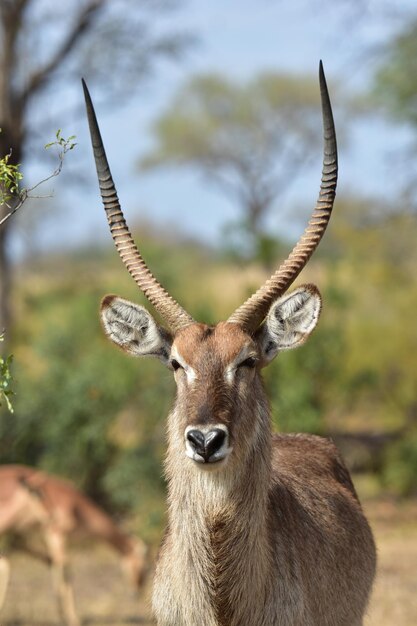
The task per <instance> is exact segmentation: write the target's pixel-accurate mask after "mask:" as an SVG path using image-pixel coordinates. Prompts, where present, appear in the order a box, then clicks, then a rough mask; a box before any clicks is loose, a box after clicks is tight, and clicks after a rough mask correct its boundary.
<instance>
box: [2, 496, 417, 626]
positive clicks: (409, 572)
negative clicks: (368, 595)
mask: <svg viewBox="0 0 417 626" xmlns="http://www.w3.org/2000/svg"><path fill="white" fill-rule="evenodd" d="M365 508H366V510H367V514H368V516H369V519H370V521H371V524H372V526H373V529H374V532H375V536H376V541H377V544H378V552H379V564H378V577H377V581H376V584H375V589H374V593H373V597H372V601H371V605H370V609H369V614H368V617H367V619H366V621H365V626H416V625H417V503H407V504H404V505H398V504H394V503H392V502H388V501H385V502H377V503H375V502H374V503H369V504H368V505H366V506H365ZM72 564H73V572H74V583H75V592H76V599H77V604H78V610H79V614H80V615H81V617H82V620H83V623H84V625H86V626H88V625H91V626H94V625H96V626H101V625H103V626H121V625H122V624H140V625H142V626H150V624H151V621H150V620H149V612H148V611H147V599H146V596H147V597H149V590H147V591H146V592H145V594H144V595H143V596H142V597H141V598H139V597H138V596H136V595H135V594H134V592H132V591H131V589H130V587H129V586H128V584H127V583H126V582H125V580H124V578H123V576H122V575H121V572H120V568H119V564H118V561H117V559H116V558H115V557H114V555H113V554H112V553H111V552H109V551H108V550H107V549H104V548H101V547H100V548H96V549H94V550H92V551H90V550H88V551H80V550H76V551H74V552H73V555H72ZM12 567H13V575H12V580H11V585H10V589H9V594H8V598H7V601H6V605H5V607H4V610H3V612H2V615H1V618H0V626H12V625H13V626H57V625H58V624H59V619H58V613H57V610H56V605H55V601H54V598H53V595H52V589H51V585H50V579H49V572H48V570H47V568H46V567H45V566H44V565H42V564H38V563H36V562H34V561H33V560H29V559H28V558H27V557H25V556H23V555H18V554H16V555H14V556H13V559H12Z"/></svg>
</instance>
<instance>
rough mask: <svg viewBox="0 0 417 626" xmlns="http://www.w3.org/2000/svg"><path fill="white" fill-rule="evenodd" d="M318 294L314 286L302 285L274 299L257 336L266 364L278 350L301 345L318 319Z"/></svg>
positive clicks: (319, 304)
mask: <svg viewBox="0 0 417 626" xmlns="http://www.w3.org/2000/svg"><path fill="white" fill-rule="evenodd" d="M320 310H321V297H320V293H319V290H318V289H317V287H315V286H314V285H303V286H302V287H299V288H298V289H295V290H294V291H291V292H290V293H287V294H285V296H282V297H281V298H278V299H277V300H275V302H274V303H273V304H272V306H271V308H270V309H269V313H268V315H267V317H266V320H265V322H264V324H263V325H262V326H261V328H260V329H259V331H258V335H257V339H258V343H259V346H260V350H261V355H262V359H263V362H264V364H265V365H266V364H267V363H269V362H270V361H272V359H273V358H274V357H275V356H276V355H277V354H278V352H281V350H291V349H292V348H297V347H298V346H300V345H301V344H303V343H304V342H305V341H306V339H307V338H308V337H309V336H310V334H311V333H312V331H313V330H314V328H315V327H316V324H317V322H318V319H319V316H320Z"/></svg>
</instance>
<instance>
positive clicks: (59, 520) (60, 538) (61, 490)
mask: <svg viewBox="0 0 417 626" xmlns="http://www.w3.org/2000/svg"><path fill="white" fill-rule="evenodd" d="M33 530H38V531H40V532H41V535H42V537H43V540H44V543H45V546H46V553H44V552H42V551H40V550H39V551H38V550H35V549H33V548H31V547H30V546H29V545H28V544H22V545H21V546H20V547H21V549H23V550H24V551H25V552H28V553H29V554H30V555H31V556H33V557H35V558H37V559H40V560H42V561H43V562H45V563H47V564H49V565H51V566H52V571H53V574H54V578H55V589H56V595H57V601H58V606H59V610H60V613H61V616H62V619H63V620H64V621H65V623H66V624H68V626H79V624H80V621H79V619H78V616H77V613H76V609H75V602H74V594H73V591H72V586H71V582H70V575H69V569H68V554H67V541H68V538H69V536H70V535H72V534H74V533H80V532H81V533H85V534H88V535H89V536H92V537H94V538H96V539H99V540H101V541H104V542H106V543H108V544H109V545H110V546H111V547H112V548H114V549H115V550H116V551H117V552H118V553H119V554H120V556H121V559H122V567H123V569H124V570H125V572H126V574H127V575H128V577H129V579H130V581H131V583H132V584H133V585H134V586H135V587H136V588H140V587H141V586H142V584H143V582H144V577H145V572H146V548H145V545H144V544H143V542H142V541H139V540H136V539H134V538H132V537H130V536H129V535H127V534H126V533H124V532H123V531H122V530H121V529H120V528H119V527H118V526H117V525H116V524H115V523H114V522H113V520H112V519H111V518H110V517H109V516H108V515H107V514H106V513H105V512H104V511H103V510H102V509H101V508H99V507H98V506H97V505H96V504H95V503H94V502H92V500H90V499H89V498H87V497H86V496H85V495H84V494H82V493H81V492H80V491H78V490H77V489H76V488H75V487H74V486H73V485H72V483H70V482H69V481H66V480H63V479H61V478H57V477H56V476H52V475H49V474H46V473H45V472H42V471H39V470H36V469H34V468H31V467H26V466H23V465H3V466H1V467H0V533H6V532H10V531H11V532H13V533H16V534H18V535H21V536H23V537H25V536H26V535H27V534H28V533H29V532H31V531H33ZM9 570H10V567H9V564H8V561H7V559H6V558H5V557H2V558H0V610H1V608H2V605H3V604H4V601H5V597H6V590H7V584H8V578H9Z"/></svg>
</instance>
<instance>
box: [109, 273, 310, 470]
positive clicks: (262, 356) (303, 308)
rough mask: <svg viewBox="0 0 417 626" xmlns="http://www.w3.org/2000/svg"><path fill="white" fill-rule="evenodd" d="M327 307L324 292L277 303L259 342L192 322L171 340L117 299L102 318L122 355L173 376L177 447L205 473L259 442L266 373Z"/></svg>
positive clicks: (236, 329)
mask: <svg viewBox="0 0 417 626" xmlns="http://www.w3.org/2000/svg"><path fill="white" fill-rule="evenodd" d="M320 307H321V299H320V296H319V293H318V291H317V289H316V288H315V287H314V286H313V285H305V286H303V287H300V288H298V289H296V290H295V291H293V292H292V293H290V294H287V295H285V296H283V297H281V298H278V299H277V300H276V301H275V302H274V303H273V304H272V306H271V308H270V311H269V313H268V315H267V317H266V320H265V322H264V324H263V325H262V326H261V327H260V328H259V329H258V331H257V332H256V333H255V334H254V335H253V336H252V335H251V334H249V333H248V332H246V331H245V330H244V329H243V328H242V327H241V326H240V325H239V324H236V323H233V322H220V323H219V324H217V325H216V326H214V327H211V326H207V325H205V324H199V323H191V324H189V325H188V326H185V327H183V328H182V329H180V330H179V331H178V332H177V333H176V334H175V336H172V335H170V334H169V333H168V332H167V331H166V330H164V329H163V328H162V327H161V326H159V325H158V324H157V323H156V322H155V320H154V319H153V317H152V316H151V315H150V314H149V313H148V311H147V310H146V309H145V308H143V307H142V306H139V305H137V304H134V303H131V302H128V301H127V300H123V299H122V298H118V297H116V296H107V297H106V298H105V299H104V300H103V303H102V310H101V316H102V322H103V327H104V330H105V332H106V334H107V335H108V337H109V338H110V339H111V340H112V341H113V342H115V343H116V344H117V345H119V346H120V347H121V348H123V350H125V351H126V352H128V353H130V354H132V355H134V356H145V355H148V356H156V357H158V358H159V359H160V360H161V361H162V362H163V363H164V364H165V365H166V366H167V367H168V368H169V369H170V370H172V371H173V373H174V376H175V381H176V384H177V398H176V403H175V407H174V410H173V411H172V413H171V416H170V424H169V428H170V431H171V433H173V436H174V437H173V438H174V440H175V446H176V448H177V449H179V450H180V452H181V454H183V455H184V457H187V459H189V462H192V463H193V464H195V465H196V466H197V467H198V468H200V469H205V470H207V469H208V470H214V469H219V468H221V467H223V466H224V465H225V464H226V462H227V461H228V459H229V457H233V456H234V457H236V458H238V459H242V458H244V457H245V456H247V454H248V453H249V452H250V450H251V449H253V447H254V446H255V445H256V444H257V437H258V438H259V433H260V430H261V428H260V425H261V424H260V422H261V421H262V419H264V416H265V415H267V414H268V412H267V411H265V410H262V409H263V408H265V407H266V402H267V401H266V397H265V393H264V392H263V389H262V382H261V377H260V369H261V368H262V367H263V366H265V365H267V364H268V363H269V362H270V361H271V360H272V359H273V358H274V357H275V356H276V354H277V353H278V352H279V351H281V350H286V349H290V348H293V347H296V346H298V345H300V344H301V343H303V342H304V341H305V339H306V338H307V337H308V335H309V334H310V333H311V331H312V330H313V329H314V327H315V325H316V323H317V320H318V316H319V313H320ZM260 409H261V410H260ZM263 426H264V428H269V425H268V424H266V425H265V424H264V425H263Z"/></svg>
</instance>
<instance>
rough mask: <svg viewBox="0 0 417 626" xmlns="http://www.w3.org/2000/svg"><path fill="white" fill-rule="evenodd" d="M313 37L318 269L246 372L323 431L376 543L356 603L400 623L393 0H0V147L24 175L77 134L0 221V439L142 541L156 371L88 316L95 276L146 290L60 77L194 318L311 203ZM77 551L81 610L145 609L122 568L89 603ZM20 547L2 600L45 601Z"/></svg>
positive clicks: (401, 473)
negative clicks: (297, 318) (112, 219)
mask: <svg viewBox="0 0 417 626" xmlns="http://www.w3.org/2000/svg"><path fill="white" fill-rule="evenodd" d="M319 59H322V60H323V63H324V67H325V71H326V76H327V81H328V86H329V90H330V95H331V98H332V102H333V108H334V116H335V123H336V129H337V133H338V142H339V150H340V165H339V171H340V179H339V180H340V183H339V186H338V196H337V200H336V205H335V210H334V215H333V218H332V220H331V222H330V226H329V229H328V231H327V233H326V235H325V237H324V240H323V242H322V244H321V245H320V248H319V250H318V251H317V253H316V254H315V255H314V258H313V259H312V261H311V262H310V264H309V265H308V267H307V268H306V269H305V270H304V272H303V274H302V277H301V282H310V281H311V282H315V283H316V284H317V285H318V286H319V288H320V290H321V292H322V294H323V297H324V308H323V312H322V316H321V321H320V324H319V327H318V330H317V331H316V333H315V334H314V335H313V337H312V338H311V339H310V341H309V342H308V343H307V344H306V345H305V346H304V347H303V348H302V349H300V350H299V351H295V352H292V353H287V354H283V355H281V357H280V358H279V359H277V360H276V361H275V362H274V363H273V364H272V365H271V366H270V367H269V368H268V369H267V370H266V371H265V379H266V385H267V388H268V393H269V396H270V398H271V403H272V410H273V420H274V424H275V427H276V428H277V429H279V430H281V431H285V432H292V431H307V432H311V433H317V434H320V435H324V436H330V437H332V438H333V439H334V440H335V441H336V443H337V444H338V445H339V447H340V448H341V449H342V451H343V453H344V454H345V457H346V459H347V462H348V465H349V467H350V469H351V470H352V472H353V473H354V478H355V484H356V486H357V488H358V491H359V494H360V496H361V498H362V500H363V502H364V506H365V509H366V510H367V512H368V515H369V517H370V519H371V523H372V524H373V528H374V531H375V533H376V538H377V542H378V547H379V556H380V561H379V573H378V579H377V583H376V587H375V592H374V596H373V600H372V603H371V607H370V611H369V616H368V621H367V622H366V624H367V626H371V625H375V626H376V625H379V626H385V625H386V626H388V625H390V626H392V624H393V623H396V624H397V626H411V625H415V624H416V623H417V603H416V597H417V580H416V577H415V572H416V570H417V547H416V545H417V499H416V496H417V358H416V354H417V328H416V310H417V273H416V263H417V246H416V240H417V187H416V185H417V167H416V163H417V154H416V152H417V8H416V5H415V2H414V1H413V0H403V2H401V3H398V2H396V1H395V0H346V1H344V0H337V1H336V2H335V1H334V0H333V1H330V0H320V1H318V0H317V1H316V0H291V1H290V0H281V1H278V0H275V1H274V0H257V2H255V1H254V0H240V1H237V0H230V1H229V2H227V3H224V2H220V0H212V1H211V2H210V3H208V2H203V0H184V1H179V0H178V1H176V0H155V1H151V0H139V1H137V2H129V1H128V0H114V1H112V2H110V0H73V2H71V3H56V2H52V1H50V0H2V1H1V3H0V65H1V68H0V128H1V129H2V132H1V134H0V157H2V156H4V155H6V154H8V153H9V152H10V149H12V155H11V157H10V158H11V162H13V163H21V170H22V172H23V175H24V178H23V181H22V185H23V186H24V187H27V188H29V187H32V186H33V185H34V184H36V183H37V182H38V181H40V180H42V179H44V178H46V177H48V176H49V174H50V173H51V171H53V169H54V168H55V167H56V161H57V155H56V154H53V150H54V148H52V149H51V150H47V151H46V150H45V149H44V145H45V144H46V143H48V142H51V141H54V138H55V136H56V133H57V131H58V130H59V129H61V132H62V135H63V136H64V137H68V136H70V135H75V136H76V139H75V141H76V143H77V145H76V146H75V148H74V150H71V151H70V152H68V153H67V154H66V155H65V163H64V167H63V171H62V173H61V174H60V175H59V177H57V178H54V179H53V180H52V181H49V182H47V183H46V184H45V185H43V186H42V187H41V188H39V189H36V191H34V192H33V193H32V195H38V196H42V197H40V198H37V199H32V200H28V201H27V202H26V203H25V204H24V205H23V206H22V208H21V209H20V210H19V212H18V213H16V215H14V216H13V217H12V218H11V219H9V220H7V221H6V222H5V223H4V224H3V225H2V226H0V330H2V329H4V330H5V342H4V343H3V344H2V349H3V352H4V354H10V353H13V359H14V360H13V364H12V375H13V384H12V388H13V391H14V392H15V395H14V396H13V397H12V398H11V400H12V403H13V407H14V412H13V413H11V412H9V411H8V410H7V407H6V406H5V403H4V402H3V403H2V404H3V405H2V407H0V463H1V464H9V463H22V464H26V465H30V466H36V467H38V468H42V469H45V470H47V471H49V472H52V473H54V474H57V475H59V476H64V477H68V478H71V480H73V481H74V483H75V484H76V485H77V487H78V488H80V489H81V490H82V491H84V492H85V493H87V494H88V495H89V496H90V497H91V498H92V499H93V500H94V501H95V502H97V503H98V504H99V505H100V506H101V507H102V508H103V509H105V510H106V511H107V512H109V513H110V514H111V515H112V517H113V518H114V519H116V520H117V521H119V522H120V523H121V524H122V525H123V526H124V527H126V528H127V529H129V530H130V531H131V532H134V533H136V534H137V535H139V536H141V537H142V538H143V539H144V540H145V541H146V542H148V544H149V545H150V546H151V549H152V550H155V551H156V547H157V545H158V542H159V541H160V538H161V535H162V531H163V526H164V521H165V486H164V481H163V476H162V461H163V455H164V443H163V434H164V428H165V417H166V415H167V413H168V410H169V407H170V405H171V402H172V399H173V395H174V384H173V381H172V378H171V375H170V373H169V372H168V371H166V370H165V369H164V368H163V367H162V366H161V365H160V363H159V362H154V361H152V360H144V361H140V360H134V359H131V358H127V357H126V356H124V355H123V354H121V353H119V352H118V351H117V350H115V349H114V347H112V346H111V345H110V344H109V343H108V342H107V341H106V340H105V338H104V336H103V333H102V331H101V329H100V324H99V317H98V306H99V302H100V299H101V298H102V296H103V295H105V294H106V293H117V294H119V295H121V296H123V297H126V298H129V299H133V300H135V301H138V302H140V303H142V304H145V302H144V298H143V297H142V295H141V294H140V293H139V292H138V290H137V288H136V286H135V284H134V283H133V281H132V280H131V278H130V277H129V276H128V274H127V272H126V271H125V269H124V268H123V266H122V264H121V262H120V260H119V258H118V256H117V253H116V251H115V250H114V247H113V244H112V242H111V238H110V234H109V233H108V232H107V223H106V219H105V216H104V212H103V209H102V207H101V201H100V199H99V194H98V188H97V183H96V178H95V168H94V164H93V160H92V154H91V148H90V145H89V136H88V129H87V124H86V119H85V113H84V104H83V99H82V89H81V84H80V78H81V77H82V76H83V77H84V78H85V79H86V81H87V83H88V85H89V88H90V91H91V94H92V97H93V99H94V102H95V106H96V111H97V114H98V117H99V121H100V125H101V128H102V134H103V139H104V142H105V145H106V149H107V154H108V157H109V160H110V164H111V167H112V170H113V175H114V179H115V182H116V185H117V188H118V191H119V197H120V199H121V202H122V206H123V208H124V211H125V215H126V217H127V220H128V223H129V224H130V227H131V229H132V230H133V231H134V233H135V236H136V240H137V242H138V243H139V246H140V249H141V251H142V253H143V256H144V257H145V259H146V260H147V262H148V264H149V266H150V267H151V268H152V270H153V271H154V272H155V274H156V275H157V277H158V279H159V280H160V281H161V282H162V283H163V284H164V286H166V287H167V289H168V290H169V291H170V292H172V293H173V295H174V296H175V298H176V299H178V300H179V302H180V303H181V304H182V305H183V306H184V307H185V308H186V309H187V310H188V311H189V312H190V313H191V314H192V315H193V317H194V318H196V319H199V320H201V321H205V322H208V323H210V322H215V321H216V320H219V319H224V318H225V317H227V316H228V315H229V314H230V312H232V311H233V310H234V308H235V307H236V306H237V305H238V304H240V303H241V302H242V301H243V299H244V298H246V297H247V295H248V294H249V293H251V292H252V291H253V290H254V289H256V288H257V287H258V286H259V285H260V284H261V282H262V281H263V280H265V278H266V277H267V276H268V275H270V273H271V272H272V271H273V270H274V269H275V267H276V266H277V265H278V263H279V261H280V260H281V259H282V258H284V257H285V256H286V255H287V254H288V251H289V250H290V249H291V247H292V245H293V244H294V242H295V241H296V239H297V238H298V236H299V234H300V232H301V231H302V230H303V228H304V224H305V222H306V220H307V219H308V217H309V215H310V213H311V210H312V207H313V205H314V202H315V200H316V195H317V193H318V189H319V183H320V173H321V161H322V128H321V111H320V97H319V88H318V63H319ZM2 210H3V212H5V211H6V209H5V207H3V209H2ZM299 282H300V281H299ZM75 554H76V549H75ZM91 555H92V556H91V558H90V559H86V558H81V556H79V557H78V561H79V562H77V563H76V564H75V565H74V580H75V583H76V585H77V576H78V574H77V565H78V566H79V571H81V570H82V571H81V573H80V574H79V579H81V580H84V583H83V584H81V583H79V588H78V591H77V589H76V596H77V598H78V600H77V602H78V604H79V607H80V614H81V616H82V618H83V619H84V620H85V621H87V622H88V620H90V621H93V622H94V620H95V621H96V623H110V621H109V618H108V615H109V614H112V615H115V618H114V620H113V621H111V623H126V620H130V621H131V622H132V621H133V623H148V622H146V619H147V618H146V615H147V614H148V613H147V608H146V599H144V598H142V600H141V601H140V603H136V601H133V600H129V602H130V601H131V605H129V607H131V608H129V611H128V613H129V614H128V615H127V616H126V615H124V614H123V611H121V609H120V607H121V606H123V607H124V609H126V606H127V604H126V602H127V600H126V602H122V600H121V598H122V597H124V596H123V594H124V593H125V590H124V588H123V586H122V585H121V587H120V589H119V590H118V591H117V592H114V594H113V595H114V596H115V597H114V599H113V600H112V599H109V598H108V597H107V598H106V602H107V604H106V603H104V604H103V597H102V596H103V594H104V596H105V595H106V594H108V587H107V585H108V584H111V585H113V582H112V583H109V582H108V581H104V582H103V581H101V584H102V586H103V588H102V590H101V595H100V593H97V594H95V592H93V591H92V590H91V589H90V588H89V585H90V584H91V585H93V584H94V582H97V577H94V576H93V575H90V574H88V567H93V566H94V567H100V559H104V560H103V563H104V562H106V563H107V560H106V559H107V556H106V555H105V556H103V555H102V553H101V552H100V551H97V550H96V551H95V552H94V551H93V549H92V552H91ZM74 558H75V559H77V556H75V557H74ZM25 559H26V557H25ZM25 559H24V558H23V557H20V556H19V557H17V556H16V560H15V568H14V572H15V573H14V574H13V578H12V583H13V584H12V586H11V592H10V597H9V598H8V600H7V604H6V607H5V613H4V623H9V624H11V623H19V624H32V623H35V622H36V623H39V624H43V623H46V622H48V620H49V623H56V620H57V618H56V615H55V613H54V611H55V607H54V603H53V601H49V600H48V598H49V596H50V589H49V586H48V583H47V582H46V581H45V586H44V590H43V591H42V592H39V593H37V594H36V597H33V596H31V594H30V593H26V592H25V590H26V591H27V590H28V589H30V588H31V584H32V583H33V577H34V576H35V574H34V573H33V570H31V567H32V566H31V565H29V564H30V563H31V562H30V561H28V560H27V559H26V560H25ZM94 559H95V560H94ZM97 563H98V564H99V565H97ZM33 567H35V566H33ZM36 567H37V566H36ZM103 567H104V565H103ZM83 568H84V570H83ZM86 568H87V569H86ZM44 569H45V568H44ZM43 571H44V570H43V569H42V568H40V569H39V570H36V576H35V578H36V580H39V577H40V578H42V576H43V575H44V573H43ZM45 576H46V575H45ZM109 576H110V574H109ZM31 577H32V578H31ZM82 577H84V579H83V578H82ZM115 577H116V578H117V575H115ZM31 581H32V582H31ZM87 581H88V584H87ZM120 584H121V583H120ZM25 585H26V587H25ZM106 590H107V591H106ZM117 594H119V595H117ZM18 598H19V601H18V600H17V599H18ZM22 598H25V600H23V599H22ZM112 601H114V606H113V605H111V602H112ZM109 603H110V604H109ZM49 605H51V606H49ZM126 610H127V609H126ZM118 611H119V612H118ZM120 611H121V612H120ZM123 615H124V617H123ZM42 620H44V621H42ZM54 620H55V622H54ZM2 623H3V622H2Z"/></svg>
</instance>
